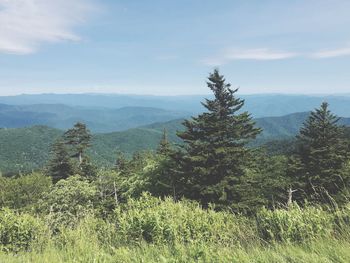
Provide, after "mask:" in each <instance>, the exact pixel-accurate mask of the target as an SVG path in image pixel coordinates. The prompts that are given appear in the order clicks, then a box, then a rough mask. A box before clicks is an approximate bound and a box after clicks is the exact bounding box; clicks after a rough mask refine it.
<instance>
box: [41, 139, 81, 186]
mask: <svg viewBox="0 0 350 263" xmlns="http://www.w3.org/2000/svg"><path fill="white" fill-rule="evenodd" d="M74 170H75V169H74V164H73V162H72V160H71V158H69V152H68V148H67V146H66V144H65V143H64V141H63V140H62V139H61V140H58V141H56V142H55V143H54V144H53V145H52V147H51V159H50V161H49V163H48V165H47V168H46V173H47V175H49V176H51V177H52V180H53V182H54V183H56V182H58V181H59V180H61V179H67V178H68V177H69V176H71V175H73V174H74V173H75V172H74Z"/></svg>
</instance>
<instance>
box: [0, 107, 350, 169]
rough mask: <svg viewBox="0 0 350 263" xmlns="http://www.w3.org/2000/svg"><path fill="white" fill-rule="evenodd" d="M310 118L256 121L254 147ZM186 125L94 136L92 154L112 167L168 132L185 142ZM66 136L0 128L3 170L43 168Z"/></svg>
mask: <svg viewBox="0 0 350 263" xmlns="http://www.w3.org/2000/svg"><path fill="white" fill-rule="evenodd" d="M308 115H309V113H308V112H302V113H294V114H290V115H286V116H282V117H267V118H258V119H255V121H256V125H257V126H258V127H261V128H262V129H263V133H262V134H261V135H259V137H258V138H257V139H256V140H255V141H253V142H252V145H254V146H257V145H262V144H270V143H271V142H272V141H276V140H284V139H290V138H293V136H295V135H296V134H297V132H298V130H299V128H300V127H301V125H302V123H303V122H304V121H305V119H306V118H307V117H308ZM182 122H183V119H176V120H172V121H167V122H158V123H153V124H150V125H146V126H141V127H138V128H132V129H128V130H125V131H118V132H111V133H97V134H94V135H93V141H92V145H93V146H92V148H91V150H90V155H91V157H92V159H93V160H94V161H95V162H96V164H97V166H99V167H110V166H112V165H113V164H114V161H115V159H116V154H117V152H118V151H122V152H125V153H126V154H128V155H130V154H132V153H134V152H136V151H142V150H154V149H156V147H157V145H158V143H159V141H160V139H161V136H162V133H163V130H164V129H166V130H167V132H168V136H169V140H170V141H171V142H173V143H181V141H180V140H179V138H178V137H177V136H176V132H177V131H180V130H182V129H183V126H182ZM340 123H341V124H344V125H347V126H350V118H341V120H340ZM62 134H63V131H62V130H59V129H55V128H50V127H47V126H33V127H26V128H10V129H7V128H3V129H0V148H1V152H0V171H2V172H4V173H17V172H19V171H22V172H27V171H30V170H35V169H38V168H41V167H43V166H44V165H45V163H46V162H47V160H48V158H49V151H50V145H51V144H52V143H53V142H54V141H55V140H56V139H57V138H59V137H60V136H61V135H62Z"/></svg>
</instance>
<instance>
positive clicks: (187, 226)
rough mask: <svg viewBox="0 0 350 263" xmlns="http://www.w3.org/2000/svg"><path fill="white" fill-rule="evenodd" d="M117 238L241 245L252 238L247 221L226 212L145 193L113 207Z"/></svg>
mask: <svg viewBox="0 0 350 263" xmlns="http://www.w3.org/2000/svg"><path fill="white" fill-rule="evenodd" d="M116 224H117V229H118V233H119V238H120V239H121V240H124V241H125V242H142V241H143V240H144V241H147V242H151V243H157V244H164V243H170V244H176V243H193V242H199V243H200V242H210V243H219V244H222V245H230V244H231V245H232V244H242V243H244V242H248V240H250V239H251V238H253V237H254V227H253V226H252V224H250V222H249V220H245V219H243V218H240V217H239V216H234V215H233V214H230V213H226V212H215V211H214V210H212V209H208V210H204V209H202V208H201V207H200V205H199V204H197V203H195V202H189V201H179V202H174V201H173V200H172V199H171V198H166V199H165V200H164V201H162V200H161V199H158V198H154V197H151V196H150V195H149V194H144V195H143V196H142V197H141V198H140V199H139V200H135V199H129V200H128V202H127V204H126V205H123V206H121V207H118V209H117V210H116Z"/></svg>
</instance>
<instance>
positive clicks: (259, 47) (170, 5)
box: [0, 0, 350, 95]
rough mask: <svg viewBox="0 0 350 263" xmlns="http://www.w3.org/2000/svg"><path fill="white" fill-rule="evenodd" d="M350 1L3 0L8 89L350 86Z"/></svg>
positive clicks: (246, 90)
mask: <svg viewBox="0 0 350 263" xmlns="http://www.w3.org/2000/svg"><path fill="white" fill-rule="evenodd" d="M349 14H350V1H349V0H307V1H306V0H264V1H261V0H249V1H247V0H217V1H213V0H176V1H174V0H152V1H145V0H74V1H67V0H0V95H15V94H22V93H26V94H31V93H87V92H89V93H127V94H152V95H187V94H208V93H209V92H210V91H209V90H208V88H207V86H206V78H207V76H208V74H209V73H210V72H211V71H212V70H213V69H214V68H218V69H219V70H220V72H221V73H222V74H223V75H225V77H226V80H227V81H228V82H230V83H231V84H232V85H233V86H234V87H239V88H240V93H241V94H256V93H290V94H296V93H297V94H336V93H350V15H349Z"/></svg>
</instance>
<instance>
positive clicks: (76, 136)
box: [64, 122, 92, 166]
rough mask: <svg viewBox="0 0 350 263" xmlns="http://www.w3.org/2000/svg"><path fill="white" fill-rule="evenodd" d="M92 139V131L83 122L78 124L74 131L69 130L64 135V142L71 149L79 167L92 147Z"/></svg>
mask: <svg viewBox="0 0 350 263" xmlns="http://www.w3.org/2000/svg"><path fill="white" fill-rule="evenodd" d="M91 138H92V136H91V133H90V131H89V130H88V129H87V127H86V125H85V124H84V123H81V122H77V123H76V124H75V125H74V127H73V128H72V129H69V130H68V131H66V132H65V134H64V140H65V142H66V144H67V145H69V146H70V148H71V152H72V155H71V157H73V158H77V159H78V162H79V166H80V165H81V164H82V162H83V158H84V153H85V151H86V150H87V149H88V148H89V147H90V146H91V144H90V141H91Z"/></svg>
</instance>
